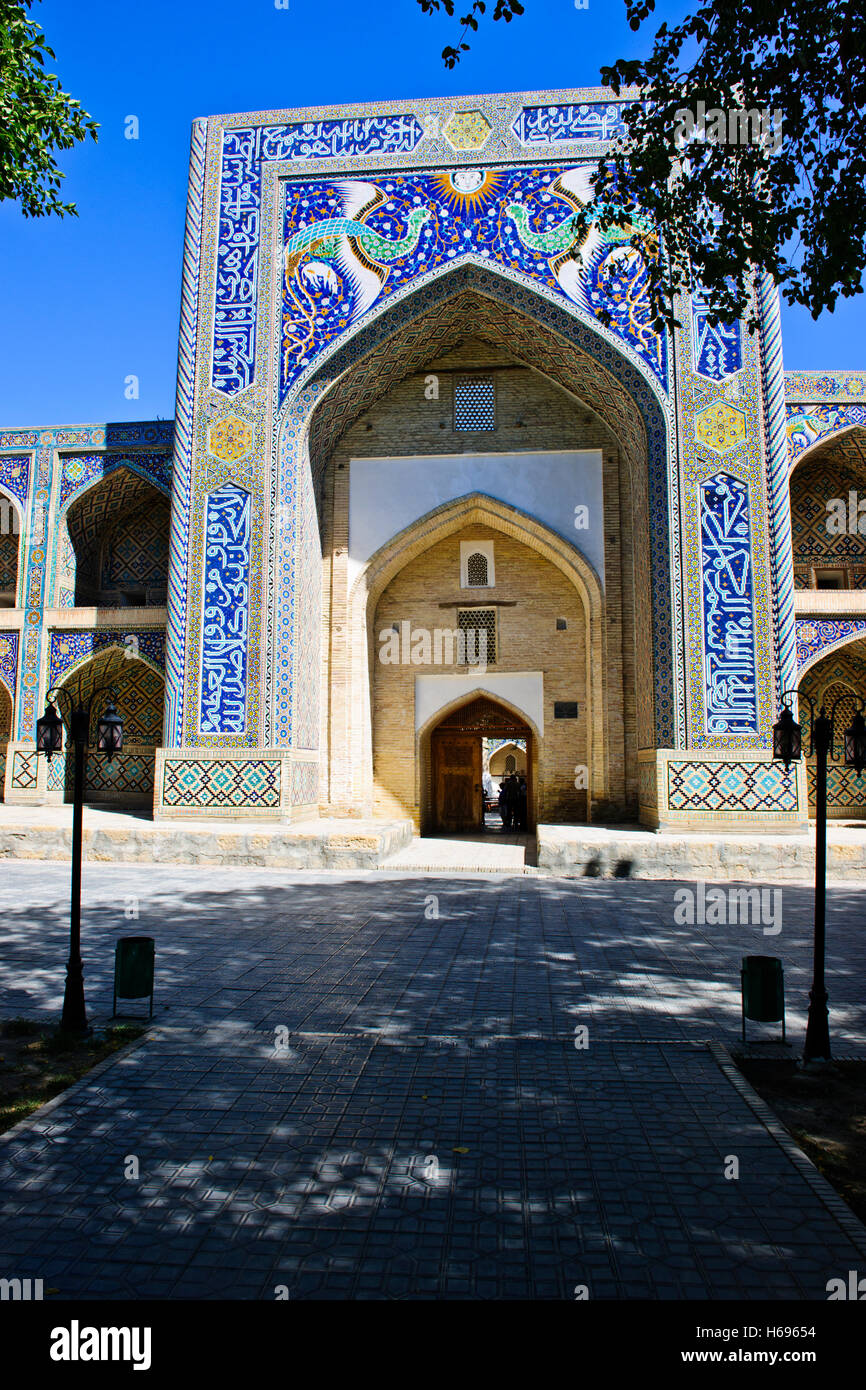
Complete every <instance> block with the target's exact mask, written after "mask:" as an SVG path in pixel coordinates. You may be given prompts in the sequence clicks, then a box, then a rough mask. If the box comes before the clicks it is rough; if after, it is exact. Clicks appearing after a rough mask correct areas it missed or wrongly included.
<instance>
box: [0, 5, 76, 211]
mask: <svg viewBox="0 0 866 1390" xmlns="http://www.w3.org/2000/svg"><path fill="white" fill-rule="evenodd" d="M32 4H33V0H0V200H2V199H5V198H12V199H16V200H17V201H18V202H19V203H20V204H21V210H22V212H23V213H24V216H25V217H45V216H48V215H50V214H55V215H57V216H58V217H64V216H66V215H67V214H68V213H71V214H73V215H76V208H75V205H74V203H64V202H62V201H61V198H60V184H61V180H62V179H63V178H64V177H65V175H64V174H63V173H62V172H61V171H60V169H58V167H57V162H56V157H55V156H56V153H57V152H58V151H60V150H68V149H71V148H72V147H73V145H75V144H77V143H78V142H79V141H81V140H84V139H85V138H86V137H87V136H88V135H89V136H90V137H91V138H92V139H93V140H95V139H96V131H97V128H98V127H97V123H96V122H95V121H93V120H91V119H90V117H89V116H88V113H87V112H86V111H84V110H83V109H82V107H81V104H80V102H78V101H76V100H75V98H74V97H71V96H69V94H68V93H67V92H64V90H63V88H62V87H61V85H60V81H59V79H58V78H57V76H56V75H55V74H54V73H50V72H46V71H45V60H46V58H50V59H53V58H54V56H55V55H54V53H53V51H52V50H51V49H50V48H49V47H48V44H47V43H46V41H45V36H44V34H43V32H42V30H41V28H40V27H39V25H38V24H37V23H36V22H35V21H34V20H33V19H31V17H30V15H29V14H28V11H29V10H30V8H31V6H32Z"/></svg>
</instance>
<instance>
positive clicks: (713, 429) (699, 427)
mask: <svg viewBox="0 0 866 1390" xmlns="http://www.w3.org/2000/svg"><path fill="white" fill-rule="evenodd" d="M695 438H696V439H697V441H698V443H699V444H703V445H705V447H706V448H707V449H712V450H713V452H714V453H716V454H724V453H727V452H728V450H729V449H736V448H738V447H739V445H740V444H742V443H743V442H744V441H745V438H746V418H745V416H744V415H743V412H742V411H741V410H737V409H735V407H734V406H732V405H728V403H727V401H716V402H715V403H714V404H713V405H711V406H708V407H707V409H706V410H701V411H699V412H698V414H697V416H696V419H695Z"/></svg>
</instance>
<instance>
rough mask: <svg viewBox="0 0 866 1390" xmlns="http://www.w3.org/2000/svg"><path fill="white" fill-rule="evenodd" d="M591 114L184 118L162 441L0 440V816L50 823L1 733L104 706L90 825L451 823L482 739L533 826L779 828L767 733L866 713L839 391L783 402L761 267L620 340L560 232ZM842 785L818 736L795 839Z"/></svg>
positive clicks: (588, 265)
mask: <svg viewBox="0 0 866 1390" xmlns="http://www.w3.org/2000/svg"><path fill="white" fill-rule="evenodd" d="M621 111H622V107H621V105H620V103H619V100H618V99H617V98H615V97H614V96H613V95H612V94H611V93H610V92H607V91H605V90H604V89H582V90H578V91H562V92H541V93H523V94H506V95H494V96H491V95H487V96H482V97H472V98H466V99H461V100H457V99H449V100H447V101H446V100H427V99H425V100H418V101H400V102H396V103H382V104H377V105H372V106H370V105H365V106H363V107H360V106H345V107H336V108H335V107H329V108H317V109H305V110H293V111H265V112H260V113H256V114H253V115H249V114H246V115H233V116H216V117H210V118H208V119H201V120H196V121H195V122H194V123H193V127H192V139H191V156H190V175H189V195H188V207H187V218H186V232H185V243H184V254H183V273H182V285H181V310H180V335H179V355H178V374H177V402H176V412H175V419H174V421H162V420H159V421H156V422H144V423H132V424H130V423H127V424H112V423H103V424H91V425H75V426H71V427H70V426H62V427H60V426H51V427H34V428H30V427H27V428H19V427H16V428H11V427H10V428H4V429H2V430H0V515H2V520H3V526H2V534H0V604H2V608H0V786H2V788H3V796H4V799H5V801H6V802H7V803H19V804H30V805H42V804H48V803H55V802H63V801H64V800H69V799H70V797H71V777H70V768H69V766H68V765H67V762H66V759H65V757H64V756H58V757H55V758H53V759H52V761H51V762H50V763H49V762H48V761H47V760H46V759H45V758H44V757H43V756H41V755H37V753H36V749H35V742H34V734H35V723H36V720H37V718H38V717H39V715H40V714H41V712H42V710H43V707H44V703H45V700H46V696H47V695H48V693H49V692H50V691H52V690H56V689H57V688H58V687H61V686H65V687H66V688H67V690H69V691H71V692H73V693H75V692H81V693H82V694H83V695H85V696H86V695H87V694H88V692H92V691H93V690H95V689H97V688H98V687H100V686H103V685H110V686H111V687H112V688H113V690H114V691H115V695H116V702H117V706H118V709H119V712H120V714H121V717H122V718H123V721H124V746H123V751H122V752H121V753H119V754H117V755H116V756H115V757H114V758H113V760H112V761H111V762H106V761H105V759H104V758H102V757H100V756H98V755H92V756H91V757H90V758H89V760H88V771H87V799H88V800H89V801H90V802H94V803H99V802H102V803H108V804H114V805H116V806H121V805H122V806H131V807H138V808H142V807H145V808H150V807H152V809H153V814H154V816H155V817H156V818H157V819H162V818H172V817H173V818H193V819H201V818H203V817H217V818H223V819H226V818H230V819H237V818H261V819H263V820H271V821H274V820H276V821H283V822H295V821H297V822H310V821H314V820H317V819H319V820H320V821H321V820H324V819H325V818H328V819H330V818H348V819H349V820H351V819H353V818H354V819H356V820H361V821H374V822H394V821H399V822H402V823H404V824H406V823H411V825H412V826H413V827H414V830H415V832H416V833H421V834H427V833H434V832H437V831H440V832H441V831H460V830H463V831H465V830H469V829H471V828H472V827H473V826H476V825H478V824H479V823H480V821H479V817H480V816H482V815H483V810H482V800H481V783H482V756H483V752H482V750H484V752H485V753H486V755H487V756H488V757H489V755H490V751H491V749H495V748H496V747H497V746H499V745H500V744H502V745H504V744H506V743H508V744H509V745H516V746H517V747H519V748H520V749H521V750H525V759H526V762H525V765H526V780H527V784H528V791H527V796H528V811H527V814H528V820H529V826H530V829H531V828H534V827H536V826H538V825H540V824H547V825H562V826H578V827H579V826H580V825H581V824H584V823H586V822H588V821H591V822H596V823H602V824H603V823H613V822H623V821H625V822H638V821H639V822H641V823H643V824H644V825H646V826H649V827H656V828H657V827H661V828H677V827H683V828H686V829H696V828H705V827H708V826H710V827H715V828H727V829H731V828H740V829H746V830H749V831H755V830H761V829H766V830H774V831H778V830H780V829H782V830H784V829H787V830H791V829H795V828H802V827H803V826H804V825H805V824H806V823H807V820H808V817H809V815H810V811H811V810H812V804H811V803H812V800H813V784H814V768H813V767H811V766H810V765H809V764H808V763H807V762H804V763H801V764H799V765H794V766H792V767H791V768H790V770H786V769H785V768H784V766H782V765H781V764H780V763H778V762H774V761H773V759H772V725H773V722H774V720H775V719H776V718H777V717H778V713H779V711H780V708H781V705H782V699H783V695H784V693H785V692H791V691H797V690H799V691H803V692H806V693H807V694H809V695H811V696H812V697H813V698H816V699H817V700H819V701H825V702H827V703H828V704H829V703H832V702H835V701H837V700H838V701H840V703H839V706H838V709H837V721H838V726H839V727H840V728H845V727H847V724H848V722H850V716H851V715H852V714H853V712H854V711H855V709H856V708H858V707H859V692H864V691H866V534H864V533H866V374H864V373H861V374H857V373H854V372H846V371H837V370H828V371H826V372H801V371H797V372H788V373H786V372H785V370H784V363H783V354H782V341H781V333H780V319H779V305H778V298H777V293H776V290H775V288H774V286H773V285H772V284H771V283H770V282H769V281H768V280H767V279H760V278H759V279H757V280H756V282H755V284H754V289H753V294H754V301H755V306H756V309H757V313H758V317H759V321H760V326H759V330H758V331H757V332H755V333H752V334H750V333H749V332H748V331H747V330H746V327H745V325H744V324H741V323H730V324H720V325H716V326H713V325H712V324H711V323H710V321H709V317H710V314H711V311H712V305H711V304H710V303H708V302H707V301H706V299H704V298H702V297H701V296H700V294H697V293H695V294H692V295H691V296H684V297H683V298H682V300H681V301H680V305H679V311H678V317H679V321H680V325H681V326H680V327H679V328H678V329H676V330H675V331H672V332H667V331H666V332H665V333H663V334H661V335H659V334H658V333H656V332H655V331H654V330H653V328H652V323H651V319H652V315H651V312H650V307H649V303H648V297H647V276H646V266H645V264H644V261H643V260H642V258H641V254H640V252H639V251H638V250H636V249H635V248H633V247H632V246H631V244H630V242H629V233H628V231H623V232H617V231H609V232H605V231H603V230H601V229H600V228H599V227H598V226H597V225H595V224H592V225H590V228H589V230H588V231H586V232H584V233H582V234H581V235H579V236H578V235H577V234H576V232H575V228H574V226H573V217H574V214H575V211H576V210H577V209H578V208H580V207H581V206H582V204H584V203H585V202H587V201H590V200H591V196H592V194H591V186H590V178H591V174H592V172H593V169H594V167H595V165H596V163H597V160H598V158H599V156H600V155H602V154H603V153H604V152H605V150H606V149H608V148H609V147H610V142H611V141H612V140H614V139H615V138H616V137H617V136H618V134H619V133H620V131H621V129H622V126H621ZM600 315H604V316H605V318H606V319H607V322H603V321H602V317H600ZM96 704H97V705H98V704H99V702H98V701H97V702H96ZM800 711H801V719H802V720H803V722H804V729H805V734H806V736H808V709H807V708H806V702H805V701H801V702H800ZM100 712H101V708H96V706H95V707H94V715H96V714H97V713H100ZM69 761H70V762H71V759H69ZM864 784H866V779H864V782H863V783H861V782H859V781H858V780H857V778H856V777H855V776H854V773H853V769H848V768H847V767H846V766H845V764H844V762H843V761H840V758H839V748H838V741H837V748H836V752H835V757H834V761H833V763H832V764H831V768H830V814H831V815H833V816H837V817H860V816H863V815H866V789H864ZM287 833H290V832H288V831H287ZM575 833H576V834H579V831H576V832H575Z"/></svg>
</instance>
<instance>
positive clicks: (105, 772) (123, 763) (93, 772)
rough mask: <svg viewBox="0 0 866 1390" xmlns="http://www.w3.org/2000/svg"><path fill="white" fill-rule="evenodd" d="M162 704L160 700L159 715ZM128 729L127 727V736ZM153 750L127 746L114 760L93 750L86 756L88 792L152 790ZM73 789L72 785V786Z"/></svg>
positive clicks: (143, 791) (139, 794)
mask: <svg viewBox="0 0 866 1390" xmlns="http://www.w3.org/2000/svg"><path fill="white" fill-rule="evenodd" d="M161 714H162V704H161V701H160V715H161ZM125 737H126V730H125V728H124V738H125ZM155 756H156V755H155V753H154V751H153V749H151V750H150V751H147V750H145V749H142V750H140V751H139V750H134V749H124V751H123V752H122V753H118V754H116V756H115V757H114V758H113V759H112V761H111V762H109V761H108V759H107V758H106V756H105V754H104V753H94V752H91V754H90V756H89V757H88V759H87V792H88V794H90V795H92V794H93V793H94V792H129V793H130V794H131V795H135V796H143V795H147V794H148V793H150V792H152V791H153V769H154V761H155ZM70 790H71V788H70Z"/></svg>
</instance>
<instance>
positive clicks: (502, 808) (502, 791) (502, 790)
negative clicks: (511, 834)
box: [499, 777, 511, 830]
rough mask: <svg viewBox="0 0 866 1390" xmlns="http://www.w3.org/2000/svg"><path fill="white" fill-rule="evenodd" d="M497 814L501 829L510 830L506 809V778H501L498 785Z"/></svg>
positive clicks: (509, 818) (509, 819) (509, 817)
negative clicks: (499, 818)
mask: <svg viewBox="0 0 866 1390" xmlns="http://www.w3.org/2000/svg"><path fill="white" fill-rule="evenodd" d="M499 814H500V816H501V817H502V829H503V830H508V829H510V826H511V813H510V811H509V808H508V779H507V778H506V777H503V779H502V781H501V782H500V783H499Z"/></svg>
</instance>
